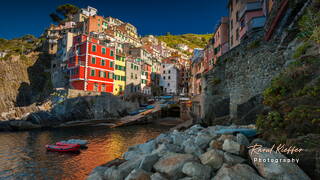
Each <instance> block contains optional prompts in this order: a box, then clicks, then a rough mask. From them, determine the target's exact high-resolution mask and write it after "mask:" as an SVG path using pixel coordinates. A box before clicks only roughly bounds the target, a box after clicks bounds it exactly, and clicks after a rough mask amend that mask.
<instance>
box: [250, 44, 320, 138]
mask: <svg viewBox="0 0 320 180" xmlns="http://www.w3.org/2000/svg"><path fill="white" fill-rule="evenodd" d="M312 46H315V45H314V44H311V43H310V44H309V43H304V44H303V45H302V46H300V47H299V48H298V49H297V51H296V52H295V55H294V56H295V58H297V59H298V60H297V61H295V62H294V63H292V64H290V65H289V66H288V67H287V68H286V69H285V70H284V71H283V72H282V73H281V74H279V75H278V76H277V77H275V78H274V79H273V80H272V82H271V86H270V87H269V88H267V89H266V90H265V91H264V93H263V95H264V104H265V105H267V106H270V107H271V108H272V110H270V111H269V112H264V113H262V114H260V115H259V116H258V118H257V121H256V125H257V127H258V129H259V130H260V131H261V133H262V134H263V135H264V136H265V137H266V138H268V139H270V140H273V141H275V142H283V141H287V140H288V139H290V138H295V137H297V136H301V135H306V134H309V133H320V103H319V102H320V78H319V73H320V71H319V66H320V59H319V57H318V56H313V55H309V54H307V55H306V56H302V55H304V54H305V53H306V52H307V50H308V49H309V48H312Z"/></svg>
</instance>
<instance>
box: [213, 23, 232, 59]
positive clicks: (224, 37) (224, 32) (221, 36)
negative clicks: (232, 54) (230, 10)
mask: <svg viewBox="0 0 320 180" xmlns="http://www.w3.org/2000/svg"><path fill="white" fill-rule="evenodd" d="M228 22H229V18H228V17H222V18H221V20H220V23H219V26H218V27H217V29H216V31H215V33H214V37H213V61H214V62H213V63H214V64H216V63H217V60H218V58H219V57H220V56H222V55H223V54H224V53H226V52H228V50H229V44H228V34H229V27H228Z"/></svg>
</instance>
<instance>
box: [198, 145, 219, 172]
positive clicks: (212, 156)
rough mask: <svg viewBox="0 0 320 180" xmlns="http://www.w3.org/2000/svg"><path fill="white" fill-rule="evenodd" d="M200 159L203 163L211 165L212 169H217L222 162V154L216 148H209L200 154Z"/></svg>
mask: <svg viewBox="0 0 320 180" xmlns="http://www.w3.org/2000/svg"><path fill="white" fill-rule="evenodd" d="M200 161H201V163H202V164H204V165H208V166H211V167H212V168H213V170H217V169H219V168H220V167H221V165H222V164H223V155H222V153H220V152H218V150H214V149H213V150H210V151H208V152H206V153H204V154H202V155H201V156H200Z"/></svg>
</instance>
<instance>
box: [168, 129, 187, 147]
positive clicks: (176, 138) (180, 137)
mask: <svg viewBox="0 0 320 180" xmlns="http://www.w3.org/2000/svg"><path fill="white" fill-rule="evenodd" d="M171 137H172V141H173V144H175V145H178V146H181V145H182V143H183V142H184V141H185V140H186V139H187V137H186V135H184V134H183V133H179V132H178V131H177V130H174V131H173V132H172V135H171Z"/></svg>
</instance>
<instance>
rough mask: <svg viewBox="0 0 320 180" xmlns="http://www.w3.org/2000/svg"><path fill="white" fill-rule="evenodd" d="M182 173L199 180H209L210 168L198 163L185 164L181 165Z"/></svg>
mask: <svg viewBox="0 0 320 180" xmlns="http://www.w3.org/2000/svg"><path fill="white" fill-rule="evenodd" d="M182 172H183V173H184V174H186V175H188V176H191V177H195V178H197V179H199V180H200V179H201V180H206V179H209V178H210V175H211V167H210V166H205V165H202V164H200V163H198V162H187V163H185V164H184V165H183V168H182Z"/></svg>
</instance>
